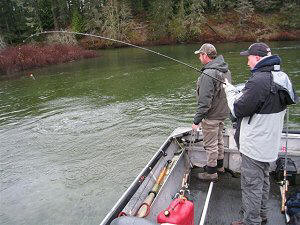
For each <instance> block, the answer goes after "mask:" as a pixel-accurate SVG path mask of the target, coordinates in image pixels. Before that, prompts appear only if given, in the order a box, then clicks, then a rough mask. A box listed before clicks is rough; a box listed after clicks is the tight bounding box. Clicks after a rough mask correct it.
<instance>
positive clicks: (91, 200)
mask: <svg viewBox="0 0 300 225" xmlns="http://www.w3.org/2000/svg"><path fill="white" fill-rule="evenodd" d="M248 45H249V44H248V43H242V44H218V45H217V49H218V51H219V53H221V54H223V55H224V57H225V60H226V61H227V62H228V63H229V65H230V69H231V71H232V74H233V80H234V81H235V83H241V82H245V80H246V79H247V77H248V76H249V70H248V68H247V65H246V64H247V60H246V58H244V57H240V56H239V52H240V50H243V49H246V48H247V47H248ZM270 45H271V47H273V53H275V54H279V55H280V56H281V58H282V61H283V69H284V70H285V71H286V72H287V73H288V74H289V75H290V77H291V79H292V81H293V83H294V85H296V86H295V87H296V90H297V93H298V95H300V86H299V85H300V63H299V62H300V61H299V48H300V43H299V42H277V43H271V44H270ZM197 48H199V45H180V46H160V47H153V50H155V51H159V52H161V53H163V54H166V55H169V56H171V57H174V58H176V59H178V60H181V61H184V62H186V63H189V64H192V65H193V66H196V67H200V65H199V62H198V60H197V57H196V56H195V55H194V54H193V52H194V50H195V49H197ZM100 55H101V56H100V57H99V58H97V59H86V60H82V61H79V62H73V63H68V64H62V65H57V66H51V67H48V68H44V69H39V70H35V71H33V73H34V75H35V78H36V80H33V79H31V78H29V77H22V78H20V79H18V80H13V81H3V82H1V83H0V139H1V142H0V149H1V159H0V165H1V167H0V170H1V186H0V191H1V198H0V201H1V202H0V203H1V210H0V223H1V224H99V222H100V221H101V219H102V218H103V217H104V216H105V214H106V213H107V212H108V210H109V209H110V208H111V207H112V206H113V204H114V202H116V201H117V199H118V198H119V197H120V196H121V194H122V193H123V192H124V191H125V190H126V188H127V187H128V186H129V185H130V183H131V182H132V181H133V179H134V178H135V176H136V175H137V174H138V173H139V171H140V170H141V169H142V168H143V166H144V165H145V164H146V162H147V161H148V160H149V159H150V158H151V157H152V155H153V154H154V152H155V151H156V150H157V149H158V148H159V146H160V145H161V144H162V143H163V141H164V140H165V139H166V138H167V136H168V135H169V134H170V133H171V132H172V130H173V129H175V128H176V127H178V126H191V123H192V118H193V115H194V111H195V107H196V104H195V96H194V88H195V81H196V79H197V76H198V74H197V73H196V72H195V71H193V70H191V69H189V68H187V67H184V66H183V65H179V64H176V63H174V62H172V61H169V60H167V59H164V58H161V57H160V56H157V55H153V54H151V53H149V52H144V51H141V50H139V49H133V48H126V49H113V50H104V51H100ZM299 114H300V106H299V105H297V106H291V107H290V124H289V127H290V128H291V127H293V128H294V129H300V119H299V118H300V117H299ZM227 126H230V122H229V121H227Z"/></svg>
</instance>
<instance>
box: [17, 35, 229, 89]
mask: <svg viewBox="0 0 300 225" xmlns="http://www.w3.org/2000/svg"><path fill="white" fill-rule="evenodd" d="M51 33H63V34H77V35H82V36H90V37H96V38H101V39H105V40H108V41H114V42H118V43H121V44H124V45H128V46H131V47H135V48H139V49H142V50H145V51H148V52H151V53H154V54H156V55H159V56H162V57H165V58H167V59H170V60H173V61H175V62H177V63H180V64H182V65H185V66H187V67H189V68H191V69H194V70H196V71H197V72H200V73H203V74H204V75H206V76H209V77H210V78H212V79H214V80H216V81H218V82H220V83H222V84H226V83H225V82H224V81H222V80H219V79H218V78H216V77H213V76H211V75H209V74H207V73H204V72H203V71H201V70H199V69H198V68H196V67H193V66H191V65H189V64H187V63H185V62H182V61H179V60H178V59H174V58H172V57H170V56H167V55H164V54H162V53H159V52H156V51H153V50H151V49H148V48H144V47H141V46H138V45H134V44H130V43H127V42H124V41H120V40H116V39H113V38H108V37H103V36H100V35H95V34H88V33H80V32H73V31H63V30H62V31H43V32H40V33H36V34H32V35H30V36H29V37H27V38H26V39H24V40H23V42H24V43H25V42H26V41H27V40H28V39H29V38H32V37H34V36H39V35H41V34H51Z"/></svg>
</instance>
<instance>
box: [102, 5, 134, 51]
mask: <svg viewBox="0 0 300 225" xmlns="http://www.w3.org/2000/svg"><path fill="white" fill-rule="evenodd" d="M100 19H101V25H102V27H101V31H102V33H103V34H105V35H106V36H107V37H110V38H114V39H119V40H124V39H125V40H126V35H127V31H128V29H129V27H130V23H131V19H132V14H131V8H130V7H129V5H128V2H126V1H120V2H118V1H116V0H110V1H108V2H107V3H106V4H105V5H104V6H103V7H102V8H101V17H100ZM111 44H113V43H109V44H108V45H111Z"/></svg>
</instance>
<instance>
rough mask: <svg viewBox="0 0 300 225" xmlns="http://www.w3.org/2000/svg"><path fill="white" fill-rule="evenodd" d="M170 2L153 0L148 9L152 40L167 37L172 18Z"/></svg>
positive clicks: (168, 0)
mask: <svg viewBox="0 0 300 225" xmlns="http://www.w3.org/2000/svg"><path fill="white" fill-rule="evenodd" d="M172 6H173V5H172V1H171V0H165V1H160V0H153V1H152V2H151V5H150V9H149V16H148V18H149V20H150V21H151V22H150V29H151V34H152V38H153V39H159V38H163V37H166V36H168V34H169V25H170V22H171V19H172V18H173V17H174V14H173V8H172Z"/></svg>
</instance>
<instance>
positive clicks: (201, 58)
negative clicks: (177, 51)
mask: <svg viewBox="0 0 300 225" xmlns="http://www.w3.org/2000/svg"><path fill="white" fill-rule="evenodd" d="M206 57H207V55H206V54H205V53H201V52H200V53H199V60H200V62H201V63H202V64H203V65H205V64H206V63H207V60H206Z"/></svg>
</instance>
